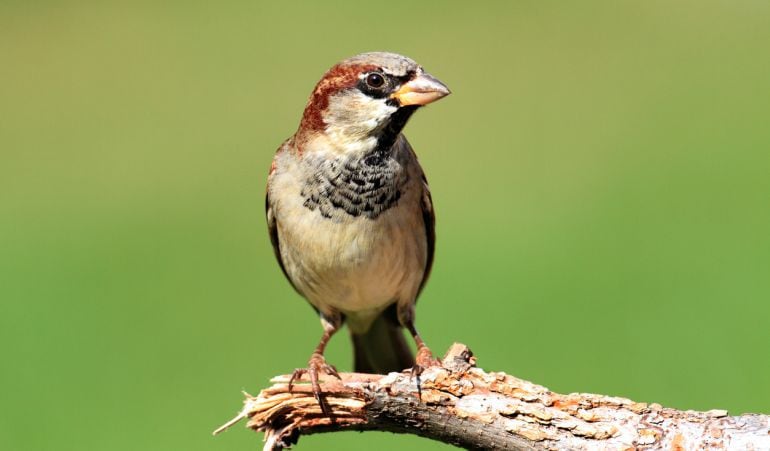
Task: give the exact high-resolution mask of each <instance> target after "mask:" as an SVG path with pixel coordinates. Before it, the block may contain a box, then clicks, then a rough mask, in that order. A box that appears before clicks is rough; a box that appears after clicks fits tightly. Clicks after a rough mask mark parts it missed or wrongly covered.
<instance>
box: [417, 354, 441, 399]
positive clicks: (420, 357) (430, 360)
mask: <svg viewBox="0 0 770 451" xmlns="http://www.w3.org/2000/svg"><path fill="white" fill-rule="evenodd" d="M414 360H415V363H414V366H413V367H412V370H411V372H410V374H411V377H417V378H418V388H419V377H420V375H421V374H422V372H423V371H425V370H426V369H427V368H429V367H432V366H441V361H440V360H439V359H437V358H435V357H433V353H432V352H431V351H430V348H428V347H427V346H425V345H423V346H420V348H419V349H418V350H417V356H416V357H415V359H414Z"/></svg>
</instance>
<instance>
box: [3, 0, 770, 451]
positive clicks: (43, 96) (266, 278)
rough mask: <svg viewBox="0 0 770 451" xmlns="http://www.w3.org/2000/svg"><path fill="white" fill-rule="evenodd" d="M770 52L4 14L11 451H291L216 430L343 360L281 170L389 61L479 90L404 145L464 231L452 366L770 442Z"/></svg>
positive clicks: (462, 22) (738, 25)
mask: <svg viewBox="0 0 770 451" xmlns="http://www.w3.org/2000/svg"><path fill="white" fill-rule="evenodd" d="M768 43H770V3H768V2H766V1H764V0H762V1H759V0H746V1H741V2H734V1H728V0H724V1H703V0H698V1H695V0H691V1H678V2H671V1H663V0H655V1H637V2H625V1H624V2H618V1H614V0H612V1H610V0H607V1H584V2H542V1H535V0H530V1H518V2H500V3H486V4H481V3H478V4H473V5H472V4H467V5H460V4H458V5H452V6H450V5H449V4H447V3H439V2H425V3H419V4H418V3H417V2H401V1H390V2H386V3H371V2H349V3H339V4H331V3H321V2H317V3H310V2H308V3H304V4H299V3H294V4H288V3H281V4H279V3H274V4H267V3H257V2H245V1H244V2H227V3H224V2H222V3H218V4H217V3H214V2H169V3H160V2H149V1H148V2H124V3H108V2H22V1H8V0H4V1H3V2H2V3H0V255H1V257H0V301H1V302H0V343H2V344H1V345H0V349H1V350H2V368H1V369H0V384H2V385H1V386H2V390H0V406H2V412H0V448H2V449H4V450H48V449H57V450H70V449H71V450H174V449H179V450H182V449H184V450H188V451H193V450H247V449H255V448H258V447H261V444H260V442H259V441H260V437H259V436H257V435H255V434H253V433H251V432H249V431H246V430H244V429H243V426H242V425H240V426H236V427H235V428H233V429H231V430H230V431H228V432H227V433H225V434H223V435H221V436H218V437H215V438H214V437H211V435H210V433H211V431H212V430H213V429H214V428H215V427H216V426H218V425H219V424H221V423H222V422H224V421H225V420H227V419H229V418H230V417H231V415H232V414H234V413H235V412H236V411H237V410H238V408H239V406H240V405H241V399H242V397H241V393H240V390H241V389H245V390H247V391H249V392H252V393H256V392H258V391H259V389H260V388H262V387H264V386H266V385H267V380H268V379H269V377H271V376H273V375H276V374H279V373H285V372H288V371H289V370H290V369H292V368H294V367H297V366H303V365H304V364H305V362H306V360H307V358H308V356H309V353H310V352H311V350H312V348H313V346H314V345H315V343H316V341H317V339H318V337H319V334H320V331H321V329H320V326H319V324H318V319H317V318H316V316H315V315H314V313H313V311H312V309H311V308H310V307H309V306H308V305H306V304H305V302H304V301H303V300H302V299H300V298H299V297H298V296H297V295H296V294H295V293H294V292H293V290H292V289H291V288H290V286H289V284H288V283H287V282H286V281H285V280H284V279H283V276H282V275H281V273H280V270H279V268H278V265H277V264H276V263H275V261H274V258H273V255H272V249H271V247H270V244H269V240H268V237H267V233H266V230H265V221H264V213H263V195H264V184H265V178H266V174H267V170H268V168H269V166H270V160H271V157H272V154H273V151H274V149H275V148H277V146H278V145H279V144H280V143H281V142H282V140H283V139H285V138H286V137H288V136H289V135H290V134H292V133H293V132H294V130H295V128H296V126H297V124H298V121H299V118H300V115H301V112H302V109H303V107H304V104H305V100H306V99H307V96H308V94H309V93H310V91H311V89H312V87H313V85H314V83H315V82H316V81H317V80H318V78H319V77H320V76H321V75H322V73H323V72H324V71H325V70H326V69H327V68H328V67H329V66H331V65H332V64H333V63H335V62H336V61H338V60H340V59H342V58H344V57H347V56H350V55H352V54H355V53H358V52H361V51H368V50H381V49H382V50H391V51H396V52H400V53H404V54H406V55H409V56H411V57H413V58H415V59H416V60H417V61H419V62H420V63H422V64H423V65H425V67H426V68H427V69H428V70H429V71H430V72H432V73H433V74H434V75H436V76H437V77H439V78H440V79H441V80H443V81H444V82H445V83H447V84H448V85H449V86H450V87H451V88H452V90H453V91H454V94H453V95H452V96H450V97H449V98H447V99H445V100H443V101H441V102H439V103H437V104H435V105H431V106H430V107H428V108H427V109H426V110H425V111H421V112H419V113H418V114H417V115H416V116H415V117H414V118H413V119H412V121H411V123H410V124H409V125H408V126H407V129H406V132H407V135H408V136H409V138H410V140H411V141H412V144H413V145H414V147H415V149H416V150H417V152H418V154H419V155H420V158H421V161H422V163H423V166H424V167H425V169H426V171H427V174H428V177H429V179H430V182H431V186H432V190H433V197H434V200H435V205H436V211H437V216H438V251H437V258H436V264H435V267H434V268H435V269H434V272H433V277H432V279H431V282H430V284H429V285H428V288H427V290H426V291H425V293H424V295H423V296H422V299H421V300H420V303H419V304H418V309H417V318H418V321H417V324H418V327H419V328H420V330H421V331H422V333H423V335H424V337H425V338H426V339H427V341H428V343H429V344H430V345H431V346H432V347H433V349H434V350H435V351H437V352H439V353H443V352H444V350H446V349H447V347H448V346H449V345H450V344H451V343H452V342H453V341H462V342H464V343H466V344H468V345H469V346H471V348H472V349H473V350H474V351H475V352H476V354H477V355H478V361H479V365H480V366H481V367H483V368H486V369H490V370H504V371H507V372H510V373H512V374H515V375H517V376H519V377H523V378H527V379H530V380H533V381H535V382H538V383H541V384H544V385H546V386H548V387H549V388H551V389H552V390H556V391H560V392H571V391H587V392H601V393H607V394H613V395H619V396H625V397H630V398H633V399H635V400H639V401H657V402H660V403H663V404H665V405H669V406H672V407H677V408H683V409H709V408H726V409H729V410H730V411H731V412H733V413H740V412H745V411H752V412H765V413H770V384H768V379H769V376H770V363H769V361H768V360H769V359H768V357H767V353H768V350H767V348H768V344H769V343H770V328H769V327H768V315H770V302H768V301H769V300H770V233H768V231H770V151H769V150H770V126H769V124H768V119H769V118H770V52H769V51H768V48H769V47H768ZM347 341H348V340H347V337H346V334H345V333H342V334H340V336H339V337H337V338H336V339H335V340H334V341H333V342H332V344H331V347H330V349H329V352H328V357H329V360H330V361H331V362H333V363H335V364H337V365H338V366H339V367H340V368H341V369H349V368H350V364H351V356H350V345H349V344H348V342H347ZM299 446H300V449H339V450H344V449H350V450H354V449H361V448H364V447H366V448H368V449H392V448H395V447H396V446H400V447H402V448H403V449H415V450H417V449H420V450H422V449H445V448H447V446H445V445H441V444H436V443H433V442H429V441H427V440H425V439H420V438H414V437H408V436H393V435H390V434H381V433H366V434H365V435H361V434H357V433H344V434H329V435H324V436H314V437H306V438H303V439H302V440H301V442H300V445H299Z"/></svg>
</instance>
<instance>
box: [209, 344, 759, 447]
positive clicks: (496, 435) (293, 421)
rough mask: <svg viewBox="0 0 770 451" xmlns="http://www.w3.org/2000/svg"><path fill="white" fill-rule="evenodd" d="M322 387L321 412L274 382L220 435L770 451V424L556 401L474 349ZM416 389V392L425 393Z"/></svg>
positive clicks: (614, 401)
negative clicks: (485, 366) (416, 370)
mask: <svg viewBox="0 0 770 451" xmlns="http://www.w3.org/2000/svg"><path fill="white" fill-rule="evenodd" d="M340 376H341V378H342V379H341V380H337V379H335V378H327V379H325V381H324V383H323V384H322V386H321V387H322V390H323V393H324V395H323V401H324V402H325V403H326V406H327V408H328V411H329V412H330V414H329V415H326V414H324V413H323V412H322V410H321V407H320V405H319V404H318V402H317V401H316V399H315V398H314V397H313V392H312V390H311V389H310V386H309V385H305V384H300V385H297V384H295V385H294V387H293V388H292V390H291V391H289V390H288V381H289V377H290V376H289V375H282V376H277V377H275V378H273V379H272V381H271V382H273V385H272V386H271V387H268V388H266V389H264V390H262V391H261V392H260V393H259V395H258V396H256V397H254V396H251V395H249V394H245V395H246V400H245V401H244V406H243V409H242V410H241V411H240V413H238V415H236V416H235V418H233V419H232V420H230V421H228V422H227V423H225V424H224V425H222V426H221V427H219V428H218V429H217V430H216V431H214V434H218V433H220V432H222V431H224V430H226V429H227V428H229V427H230V426H232V425H233V424H235V423H237V422H239V421H240V420H242V419H244V418H248V419H249V421H248V423H247V427H249V428H251V429H254V430H256V431H262V432H264V433H265V445H264V450H266V451H270V450H281V449H284V448H289V447H291V445H293V444H296V443H297V441H298V440H299V437H300V434H315V433H321V432H333V431H341V430H357V431H366V430H382V431H390V432H397V433H409V434H416V435H420V436H423V437H428V438H432V439H435V440H439V441H442V442H445V443H450V444H454V445H457V446H460V447H463V448H468V449H506V450H564V449H579V450H637V449H644V450H653V449H655V450H657V449H660V450H671V451H684V450H690V449H713V450H727V449H729V450H770V416H767V415H757V414H744V415H740V416H728V414H727V411H725V410H710V411H707V412H696V411H692V410H688V411H681V410H676V409H671V408H665V407H662V406H661V405H659V404H655V403H651V404H648V403H642V402H634V401H631V400H629V399H625V398H619V397H612V396H605V395H595V394H586V393H571V394H566V395H563V394H558V393H554V392H551V391H550V390H548V389H547V388H545V387H542V386H540V385H537V384H533V383H532V382H528V381H525V380H521V379H518V378H515V377H513V376H510V375H508V374H505V373H501V372H485V371H483V370H482V369H480V368H477V367H476V361H475V357H474V356H473V354H472V353H471V351H470V349H468V347H467V346H465V345H463V344H459V343H455V344H454V345H452V346H451V347H450V349H449V351H448V352H447V354H446V356H445V357H444V359H443V361H442V365H441V366H436V367H430V368H427V369H426V370H425V371H424V372H423V373H422V374H421V375H420V376H419V377H418V378H417V380H415V378H413V377H411V375H410V373H409V371H408V370H407V371H404V372H402V373H390V374H387V375H376V374H361V373H340ZM418 383H419V389H418Z"/></svg>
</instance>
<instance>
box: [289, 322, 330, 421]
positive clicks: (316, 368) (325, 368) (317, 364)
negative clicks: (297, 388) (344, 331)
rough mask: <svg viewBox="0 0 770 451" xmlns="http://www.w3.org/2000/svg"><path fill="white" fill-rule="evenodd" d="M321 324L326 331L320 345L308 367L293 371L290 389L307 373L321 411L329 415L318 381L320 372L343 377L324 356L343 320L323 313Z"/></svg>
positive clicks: (312, 355) (311, 357)
mask: <svg viewBox="0 0 770 451" xmlns="http://www.w3.org/2000/svg"><path fill="white" fill-rule="evenodd" d="M321 325H322V326H323V328H324V333H323V335H321V341H319V342H318V346H316V348H315V351H313V354H311V356H310V360H309V361H308V363H307V368H297V369H296V370H294V372H293V373H292V375H291V378H290V379H289V391H290V392H291V388H292V386H293V385H294V381H295V380H299V379H302V376H303V375H305V374H307V375H308V376H309V378H310V385H311V386H312V388H313V396H314V397H315V399H316V401H318V404H319V405H320V406H321V411H322V412H323V413H324V414H326V415H328V414H329V408H328V406H327V405H326V403H325V402H324V401H323V399H322V398H321V384H320V383H319V382H318V373H319V372H321V373H325V374H328V375H330V376H334V377H336V378H337V379H341V378H340V375H339V373H337V368H335V367H334V366H332V365H329V364H328V363H326V359H325V358H324V351H325V350H326V344H327V343H329V340H330V339H331V338H332V335H334V333H335V332H337V330H338V329H339V328H340V326H341V321H335V322H333V323H332V322H330V321H328V320H327V319H326V318H325V317H324V316H323V315H322V316H321Z"/></svg>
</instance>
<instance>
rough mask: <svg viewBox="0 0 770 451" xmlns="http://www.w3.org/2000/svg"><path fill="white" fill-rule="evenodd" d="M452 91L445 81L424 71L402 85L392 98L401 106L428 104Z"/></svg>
mask: <svg viewBox="0 0 770 451" xmlns="http://www.w3.org/2000/svg"><path fill="white" fill-rule="evenodd" d="M450 93H451V91H450V90H449V88H447V87H446V85H445V84H444V83H441V82H440V81H438V80H437V79H436V78H433V76H431V75H430V74H426V73H422V74H420V75H418V76H417V77H415V78H413V79H411V80H409V81H408V82H406V83H404V84H403V85H401V87H400V88H399V89H398V91H396V92H394V93H393V95H392V96H391V98H393V99H396V100H397V101H398V103H399V105H401V106H407V105H427V104H429V103H431V102H435V101H436V100H438V99H440V98H442V97H444V96H447V95H449V94H450Z"/></svg>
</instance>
